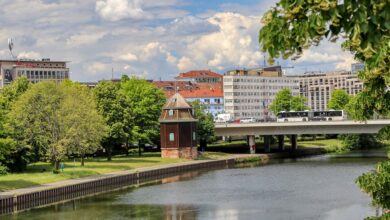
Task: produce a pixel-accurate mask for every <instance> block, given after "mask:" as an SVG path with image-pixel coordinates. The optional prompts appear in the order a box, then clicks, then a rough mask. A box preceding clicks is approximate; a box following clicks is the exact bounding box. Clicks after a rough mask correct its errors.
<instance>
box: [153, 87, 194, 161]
mask: <svg viewBox="0 0 390 220" xmlns="http://www.w3.org/2000/svg"><path fill="white" fill-rule="evenodd" d="M197 121H198V120H197V119H195V116H194V111H193V109H192V106H191V105H190V104H188V103H187V102H186V100H184V98H183V97H182V96H181V95H180V94H179V93H176V94H174V95H173V96H172V97H171V98H169V99H168V101H167V102H166V103H165V105H164V107H163V109H162V113H161V116H160V119H159V122H160V140H161V157H163V158H186V159H195V158H197V157H198V151H197V143H198V142H197V134H196V126H197Z"/></svg>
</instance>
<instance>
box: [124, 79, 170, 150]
mask: <svg viewBox="0 0 390 220" xmlns="http://www.w3.org/2000/svg"><path fill="white" fill-rule="evenodd" d="M120 92H121V94H123V95H124V96H125V99H126V102H127V103H128V104H129V105H130V106H131V114H133V116H134V117H133V118H132V120H131V122H129V123H131V125H132V127H131V131H130V133H129V136H130V138H131V140H133V141H137V142H138V147H139V155H141V145H144V144H146V143H150V142H152V140H154V139H156V137H157V136H159V135H160V132H159V131H160V130H159V122H158V119H159V117H160V114H161V110H162V107H163V105H164V103H165V101H166V99H165V96H164V93H163V92H162V91H161V90H160V89H159V88H157V87H156V86H154V85H153V84H152V83H150V82H148V81H146V80H143V79H138V78H135V77H132V78H130V79H126V80H125V81H122V83H121V89H120Z"/></svg>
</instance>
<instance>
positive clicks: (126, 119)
mask: <svg viewBox="0 0 390 220" xmlns="http://www.w3.org/2000/svg"><path fill="white" fill-rule="evenodd" d="M119 89H120V84H115V83H114V82H112V81H101V82H99V83H98V85H97V86H96V87H95V88H94V90H93V92H94V97H95V99H96V104H97V109H98V111H99V113H100V114H101V115H102V116H103V118H104V121H105V123H106V124H107V126H108V134H107V136H106V137H105V138H104V139H103V141H102V145H103V147H104V148H105V150H106V152H107V160H109V161H110V160H111V158H112V150H113V149H114V148H115V147H120V146H121V145H122V144H123V143H124V142H125V141H126V142H128V141H127V140H128V138H129V136H128V135H127V133H129V130H130V129H129V127H131V126H132V124H131V113H130V106H131V105H130V103H128V102H127V101H126V99H125V96H124V95H123V94H121V93H120V92H119Z"/></svg>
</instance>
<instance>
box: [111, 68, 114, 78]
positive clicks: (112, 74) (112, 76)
mask: <svg viewBox="0 0 390 220" xmlns="http://www.w3.org/2000/svg"><path fill="white" fill-rule="evenodd" d="M111 80H114V67H112V68H111Z"/></svg>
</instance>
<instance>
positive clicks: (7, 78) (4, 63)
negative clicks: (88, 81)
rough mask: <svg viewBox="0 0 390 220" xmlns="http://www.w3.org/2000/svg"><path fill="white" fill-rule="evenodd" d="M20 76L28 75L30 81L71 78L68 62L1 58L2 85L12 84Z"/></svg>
mask: <svg viewBox="0 0 390 220" xmlns="http://www.w3.org/2000/svg"><path fill="white" fill-rule="evenodd" d="M19 77H26V78H27V79H28V81H29V82H31V83H36V82H40V81H46V80H51V81H54V82H61V81H63V80H65V79H69V68H67V66H66V62H63V61H50V59H42V60H39V61H37V60H0V87H1V88H3V87H4V86H6V85H8V84H10V83H11V82H12V81H13V80H15V79H17V78H19Z"/></svg>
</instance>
